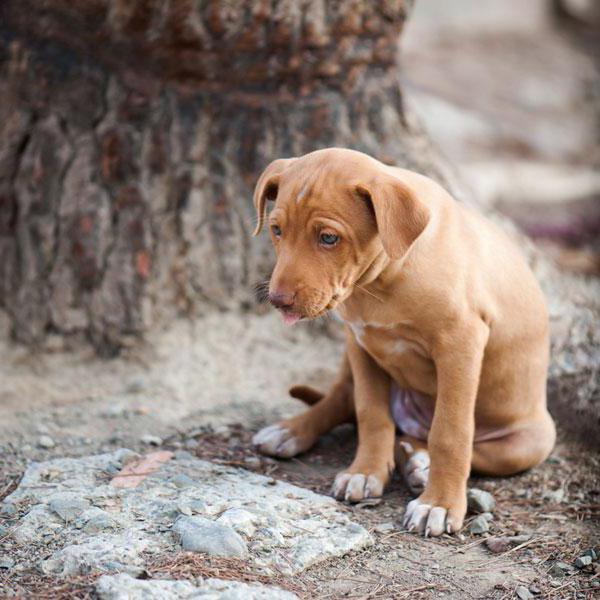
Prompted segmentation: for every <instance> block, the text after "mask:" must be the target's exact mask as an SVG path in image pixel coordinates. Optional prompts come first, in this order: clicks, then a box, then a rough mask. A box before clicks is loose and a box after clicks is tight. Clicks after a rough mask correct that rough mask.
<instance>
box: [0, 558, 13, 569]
mask: <svg viewBox="0 0 600 600" xmlns="http://www.w3.org/2000/svg"><path fill="white" fill-rule="evenodd" d="M14 566H15V561H14V560H13V559H12V558H10V556H0V569H12V568H13V567H14Z"/></svg>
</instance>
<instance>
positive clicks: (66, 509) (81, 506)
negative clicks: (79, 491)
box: [48, 492, 90, 523]
mask: <svg viewBox="0 0 600 600" xmlns="http://www.w3.org/2000/svg"><path fill="white" fill-rule="evenodd" d="M48 505H49V506H50V510H53V511H54V512H55V513H56V514H57V515H58V516H59V517H60V518H61V519H62V520H63V521H65V523H70V522H71V521H74V520H75V519H76V518H77V517H79V516H80V515H81V513H82V512H83V511H84V510H85V509H86V508H89V506H90V503H89V502H88V501H87V500H85V499H84V498H80V497H78V496H76V495H74V494H72V493H70V492H59V493H58V494H54V496H52V498H51V500H50V502H49V503H48Z"/></svg>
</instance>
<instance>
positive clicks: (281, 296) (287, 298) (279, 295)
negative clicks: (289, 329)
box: [269, 292, 296, 308]
mask: <svg viewBox="0 0 600 600" xmlns="http://www.w3.org/2000/svg"><path fill="white" fill-rule="evenodd" d="M295 297H296V294H288V293H286V292H273V293H271V294H269V302H270V303H271V304H272V305H273V306H275V307H276V308H289V307H290V306H292V305H293V304H294V298H295Z"/></svg>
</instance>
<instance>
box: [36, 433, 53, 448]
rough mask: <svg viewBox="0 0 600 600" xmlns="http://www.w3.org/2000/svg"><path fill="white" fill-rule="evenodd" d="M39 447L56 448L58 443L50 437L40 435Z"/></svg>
mask: <svg viewBox="0 0 600 600" xmlns="http://www.w3.org/2000/svg"><path fill="white" fill-rule="evenodd" d="M37 445H38V446H39V447H40V448H46V449H50V448H54V446H56V442H55V441H54V440H53V439H52V438H51V437H50V436H49V435H40V437H39V438H38V441H37Z"/></svg>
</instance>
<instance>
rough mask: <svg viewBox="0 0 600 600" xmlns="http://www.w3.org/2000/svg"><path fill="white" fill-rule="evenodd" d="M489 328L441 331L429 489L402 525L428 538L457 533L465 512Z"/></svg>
mask: <svg viewBox="0 0 600 600" xmlns="http://www.w3.org/2000/svg"><path fill="white" fill-rule="evenodd" d="M488 334H489V330H488V328H487V326H486V325H485V324H484V323H483V322H481V321H472V322H471V323H467V324H465V323H463V324H457V325H454V327H453V328H452V329H451V330H448V331H444V332H440V337H439V339H438V341H437V343H436V345H435V346H434V347H433V348H432V356H433V359H434V361H435V366H436V372H437V398H436V404H435V411H434V414H433V421H432V424H431V429H430V431H429V437H428V448H429V455H430V459H431V464H430V467H429V479H428V481H427V483H426V485H425V490H424V491H423V493H422V494H421V495H420V496H419V497H418V498H415V499H414V500H412V501H411V502H409V503H408V506H407V507H406V512H405V514H404V526H405V527H406V528H407V529H408V530H409V531H413V530H417V531H420V532H421V533H424V534H425V535H436V536H437V535H441V534H442V533H444V532H447V533H452V532H455V531H458V530H459V529H460V528H461V527H462V524H463V520H464V517H465V513H466V511H467V479H468V477H469V473H470V471H471V459H472V455H473V439H474V433H475V399H476V397H477V389H478V386H479V376H480V373H481V364H482V360H483V352H484V348H485V345H486V343H487V339H488Z"/></svg>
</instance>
